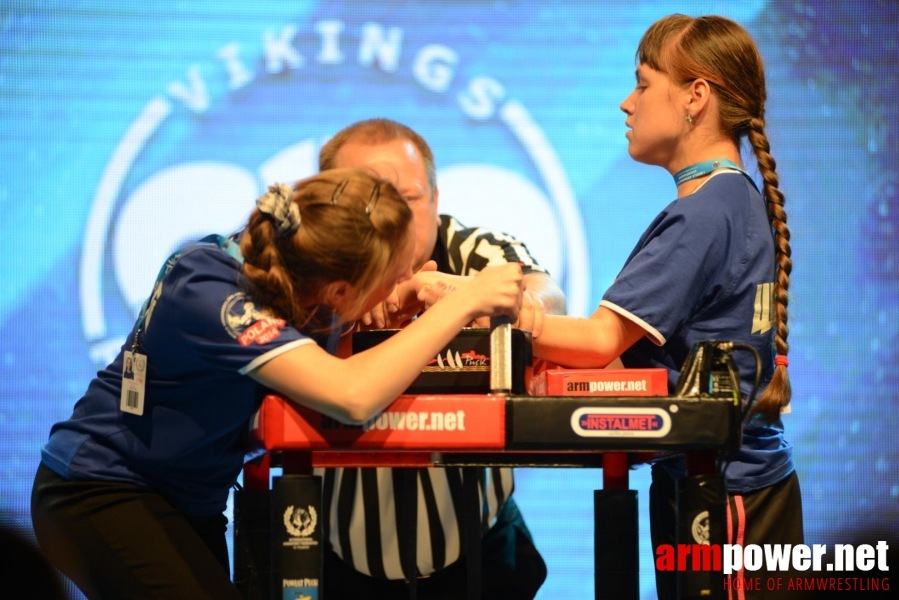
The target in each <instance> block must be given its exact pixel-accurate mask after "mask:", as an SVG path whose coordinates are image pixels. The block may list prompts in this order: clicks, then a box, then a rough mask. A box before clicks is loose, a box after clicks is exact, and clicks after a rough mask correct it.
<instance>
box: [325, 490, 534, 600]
mask: <svg viewBox="0 0 899 600" xmlns="http://www.w3.org/2000/svg"><path fill="white" fill-rule="evenodd" d="M323 579H324V582H323V583H324V598H326V599H327V600H343V599H344V598H352V599H353V600H408V598H409V586H408V584H406V583H405V582H403V581H391V580H386V579H375V578H373V577H368V576H366V575H364V574H362V573H360V572H358V571H356V570H355V569H353V568H352V567H351V566H349V565H348V564H346V563H345V562H343V560H341V558H340V557H339V556H337V555H336V554H335V553H334V552H331V551H330V550H328V551H326V552H325V556H324V578H323ZM545 580H546V563H544V562H543V558H542V557H541V556H540V553H539V552H538V551H537V548H536V547H535V546H534V542H533V539H532V538H531V532H530V531H529V530H528V528H527V525H525V522H524V519H523V518H522V516H521V513H520V512H519V510H518V506H516V505H515V502H514V501H513V500H512V499H511V498H510V499H509V500H507V501H506V503H505V504H504V505H503V507H502V508H501V509H500V512H499V514H498V515H497V522H496V524H495V525H494V526H493V527H492V528H491V529H490V531H488V532H487V535H485V536H484V537H483V539H482V540H481V598H482V599H483V600H531V599H532V598H533V597H534V596H535V595H536V594H537V590H538V589H540V586H541V585H543V582H544V581H545ZM466 585H467V579H466V577H465V557H464V556H463V557H462V558H460V559H459V560H457V561H456V562H455V563H453V564H451V565H449V566H448V567H446V568H445V569H442V570H440V571H438V572H436V573H434V574H432V575H431V576H430V577H425V578H422V579H419V580H418V583H417V588H418V590H417V596H418V599H419V600H464V599H465V598H466V597H467V595H466V594H467V588H466Z"/></svg>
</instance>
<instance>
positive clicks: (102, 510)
mask: <svg viewBox="0 0 899 600" xmlns="http://www.w3.org/2000/svg"><path fill="white" fill-rule="evenodd" d="M31 519H32V523H33V525H34V532H35V535H36V536H37V540H38V543H39V544H40V546H41V550H42V551H43V553H44V555H45V556H46V557H47V559H48V560H49V561H50V562H51V563H52V564H53V565H54V566H56V567H57V568H58V569H59V570H60V571H62V573H63V574H65V575H66V576H67V577H68V578H69V579H71V580H72V581H73V582H74V583H75V585H77V586H78V587H79V588H80V589H81V591H83V592H84V594H85V595H86V596H87V597H88V598H90V599H91V600H94V599H98V598H109V599H114V600H119V599H124V598H128V599H138V598H165V599H174V598H216V599H217V600H220V599H226V598H231V599H234V600H239V599H240V598H241V596H240V594H239V593H238V592H237V589H236V588H235V587H234V585H233V584H232V583H231V579H230V575H229V572H228V570H229V569H228V547H227V544H226V541H225V530H226V528H227V519H226V518H225V516H224V515H215V516H212V517H202V518H195V517H193V518H192V517H187V516H186V515H184V514H183V513H181V512H180V511H179V510H177V509H175V508H174V507H172V505H171V504H169V503H168V502H167V501H166V500H165V499H164V498H163V497H162V496H160V495H159V494H158V493H156V492H154V491H153V490H151V489H148V488H145V487H141V486H137V485H133V484H127V483H111V482H98V481H88V482H80V481H68V480H67V479H64V478H63V477H60V476H59V475H57V474H56V473H54V472H53V471H51V470H50V469H48V468H47V467H45V466H44V465H41V466H40V467H39V468H38V472H37V476H36V477H35V480H34V488H33V489H32V493H31Z"/></svg>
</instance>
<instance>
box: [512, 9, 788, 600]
mask: <svg viewBox="0 0 899 600" xmlns="http://www.w3.org/2000/svg"><path fill="white" fill-rule="evenodd" d="M637 65H638V66H637V72H636V77H637V83H636V87H635V89H634V90H633V91H632V92H631V93H630V95H628V97H627V98H626V99H625V100H624V102H622V104H621V110H622V111H624V113H625V115H626V119H625V124H626V125H627V127H628V129H629V131H627V133H626V136H627V139H628V143H629V144H628V151H629V153H630V155H631V157H632V158H633V159H634V160H637V161H639V162H642V163H646V164H650V165H656V166H659V167H661V168H663V169H665V170H667V171H668V172H669V173H670V174H671V175H672V176H673V177H674V180H675V185H676V187H677V198H676V199H675V200H674V201H673V202H671V203H670V204H669V205H668V206H667V207H665V209H664V210H662V212H661V213H660V214H659V215H658V216H657V217H656V218H655V220H654V221H653V222H652V223H651V224H650V225H649V227H648V228H647V229H646V232H645V233H644V234H643V236H642V237H641V238H640V240H639V241H638V242H637V245H636V247H635V248H634V249H633V251H632V252H631V255H630V256H629V257H628V259H627V262H626V263H625V265H624V267H623V269H622V270H621V272H620V273H619V275H618V277H617V279H616V280H615V282H614V283H613V284H612V286H611V287H610V288H609V289H608V291H606V293H605V294H604V296H603V299H602V302H601V303H600V306H599V308H598V309H597V310H596V312H595V313H594V314H593V315H592V316H591V317H590V318H588V319H576V318H570V317H563V316H554V315H546V316H545V322H544V326H543V331H542V333H539V331H537V330H539V324H538V326H537V327H533V329H535V331H534V333H539V335H538V336H537V337H536V340H535V350H534V352H535V354H536V355H537V356H539V357H541V358H544V359H547V360H549V361H551V362H554V363H558V364H561V365H565V366H570V367H580V368H588V367H601V366H605V365H607V364H609V363H610V362H611V361H613V360H614V359H616V358H619V357H620V359H621V361H622V362H623V364H624V366H625V367H644V368H645V367H664V368H665V369H667V370H668V372H669V383H670V385H671V387H672V389H673V386H674V384H675V383H676V381H677V378H678V375H679V371H680V369H681V366H682V365H683V363H684V361H685V359H686V358H687V355H688V353H689V352H690V350H691V348H692V346H693V345H694V343H695V342H697V341H700V340H708V339H716V340H723V341H733V342H735V343H739V344H745V345H750V346H752V347H753V348H755V349H756V350H757V351H758V354H759V355H760V356H761V360H762V378H761V381H762V386H763V391H762V393H761V395H760V397H759V399H758V401H757V402H756V403H755V405H754V406H753V408H752V411H751V416H749V418H748V419H747V420H746V421H745V422H744V429H743V445H742V448H741V450H740V451H739V453H738V454H737V455H736V456H734V457H733V458H732V459H731V460H730V462H729V463H728V464H727V467H726V472H725V476H726V480H727V488H728V495H729V498H728V510H727V515H728V527H729V532H728V534H729V536H728V542H729V543H733V544H741V545H742V546H744V547H745V546H746V545H748V544H760V543H766V544H775V543H783V544H797V543H801V542H802V539H803V533H802V506H801V501H800V491H799V482H798V479H797V477H796V472H795V470H794V466H793V457H792V446H791V445H790V444H789V443H788V442H787V441H786V440H785V439H784V428H783V423H782V422H781V419H780V415H781V413H782V411H783V410H784V409H785V408H786V407H787V406H788V405H789V402H790V396H791V390H790V382H789V378H788V376H787V354H788V351H789V345H788V343H787V334H788V332H789V330H788V328H787V298H788V296H787V291H788V289H789V285H790V271H791V269H792V262H791V260H790V231H789V229H788V228H787V223H786V213H785V212H784V195H783V193H782V192H781V191H780V190H779V189H778V175H777V172H776V171H775V162H774V158H773V157H772V156H771V153H770V147H769V144H768V137H767V135H766V133H765V120H764V117H765V74H764V67H763V65H762V59H761V56H760V54H759V51H758V49H757V47H756V45H755V43H754V41H753V40H752V38H751V37H750V36H749V34H748V33H747V32H746V31H745V30H744V29H743V28H742V27H741V26H739V25H738V24H736V23H734V22H733V21H731V20H728V19H725V18H722V17H715V16H707V17H700V18H696V19H693V18H690V17H687V16H684V15H671V16H668V17H665V18H663V19H661V20H659V21H658V22H656V23H655V24H653V25H652V26H651V27H650V28H649V30H648V31H647V32H646V33H645V34H644V36H643V39H642V41H641V42H640V45H639V48H638V50H637ZM744 139H745V140H747V141H748V146H749V148H751V150H752V153H753V155H754V158H755V162H756V164H757V166H758V170H759V172H760V174H761V179H762V189H761V190H759V189H757V188H756V185H755V183H754V182H753V181H752V180H751V179H750V177H749V176H748V175H747V174H746V172H745V171H744V169H743V166H742V165H743V161H742V158H741V154H740V144H741V142H742V141H743V140H744ZM522 327H524V328H526V329H527V328H531V327H529V326H528V325H527V324H523V325H522ZM734 359H735V360H737V363H738V368H739V372H740V375H741V382H740V389H741V392H742V395H743V396H744V397H746V396H748V395H749V393H750V392H751V390H752V388H753V385H754V379H755V361H754V359H753V357H752V355H751V354H750V353H746V352H735V353H734ZM683 474H684V466H683V462H682V461H677V460H672V461H668V462H663V463H660V464H656V465H654V466H653V469H652V475H653V483H652V487H651V491H650V506H651V518H652V519H651V520H652V537H653V546H654V547H658V546H659V544H663V543H668V544H673V543H674V532H675V521H674V489H675V488H674V480H675V478H676V477H678V476H682V475H683ZM759 574H760V573H759V572H755V573H753V576H757V575H759ZM742 575H744V574H742V573H740V574H737V576H742ZM656 579H657V585H658V591H659V597H660V598H674V597H675V596H676V589H675V579H674V573H673V572H665V573H663V572H657V575H656ZM763 581H764V579H763ZM757 593H764V589H763V590H762V591H761V592H752V591H746V592H745V597H753V596H754V595H755V594H757Z"/></svg>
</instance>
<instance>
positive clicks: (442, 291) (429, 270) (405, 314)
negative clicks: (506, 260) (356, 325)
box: [360, 261, 545, 338]
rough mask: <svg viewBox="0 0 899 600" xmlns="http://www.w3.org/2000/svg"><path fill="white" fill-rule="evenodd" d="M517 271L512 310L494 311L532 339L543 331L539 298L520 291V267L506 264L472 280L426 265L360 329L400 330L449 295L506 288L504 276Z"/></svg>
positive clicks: (486, 321) (477, 323)
mask: <svg viewBox="0 0 899 600" xmlns="http://www.w3.org/2000/svg"><path fill="white" fill-rule="evenodd" d="M516 269H517V276H518V280H517V281H518V284H519V294H518V297H517V303H515V306H512V307H508V308H506V309H497V310H498V311H500V312H498V314H508V315H509V316H510V317H512V318H513V321H514V326H515V327H517V328H519V329H524V330H527V331H530V332H531V334H532V335H533V337H534V338H536V337H538V336H539V335H540V333H541V332H542V331H543V323H544V315H545V308H544V305H543V301H542V300H541V299H540V297H539V296H538V295H537V294H535V293H533V292H530V291H528V290H527V289H524V282H523V280H522V279H521V270H520V269H521V267H520V265H517V264H514V263H510V264H507V265H501V266H496V267H487V268H485V269H484V270H483V271H481V272H480V273H478V274H477V275H474V276H460V275H449V274H447V273H440V272H438V271H437V264H436V263H435V262H434V261H428V262H427V263H425V265H424V266H423V267H422V268H421V269H420V270H419V271H418V272H417V273H415V275H413V277H412V278H411V279H409V280H407V281H404V282H402V283H400V284H399V285H397V286H396V287H395V288H394V289H393V291H392V292H391V294H390V295H389V296H388V297H387V298H386V299H385V300H384V302H382V303H381V304H379V305H377V306H375V307H374V308H373V309H372V310H371V311H370V312H368V313H366V314H365V315H363V316H362V318H361V320H360V328H361V329H362V330H369V329H400V328H402V327H405V326H406V325H408V324H409V323H410V322H411V321H412V319H414V318H415V317H416V316H417V315H419V314H420V313H422V312H424V311H426V310H428V309H429V308H431V307H432V306H434V305H435V304H436V303H437V302H439V301H440V300H442V299H444V298H446V297H448V296H450V295H451V294H467V293H474V288H473V287H472V284H474V283H475V280H479V281H478V282H477V284H479V285H480V286H481V287H483V286H485V285H486V286H488V290H489V286H491V285H494V282H495V284H496V285H497V286H498V285H501V284H502V283H505V284H508V281H507V280H508V276H509V274H510V273H513V272H515V270H516ZM489 326H490V317H489V316H483V317H480V318H478V319H475V320H474V321H472V322H471V323H470V324H469V327H489Z"/></svg>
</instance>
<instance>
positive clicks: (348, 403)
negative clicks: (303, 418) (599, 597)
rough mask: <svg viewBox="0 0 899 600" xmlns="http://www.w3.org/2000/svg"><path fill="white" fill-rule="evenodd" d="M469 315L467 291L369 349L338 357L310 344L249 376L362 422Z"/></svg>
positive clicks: (403, 386) (390, 399) (331, 413)
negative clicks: (465, 293) (465, 294)
mask: <svg viewBox="0 0 899 600" xmlns="http://www.w3.org/2000/svg"><path fill="white" fill-rule="evenodd" d="M471 318H472V312H471V310H470V305H469V303H467V302H465V298H464V297H463V296H459V297H457V298H451V299H447V301H445V302H441V303H440V305H439V306H434V307H433V309H432V310H430V311H428V313H427V314H426V315H422V316H421V317H420V318H419V319H417V320H416V321H415V322H413V323H412V324H410V325H409V326H408V327H407V328H406V329H405V330H404V331H403V332H402V333H400V334H398V335H395V336H393V337H391V338H389V339H387V340H385V341H384V342H382V343H381V344H378V345H377V346H375V347H374V348H371V349H369V350H366V351H365V352H361V353H359V354H353V355H351V356H347V357H346V358H338V357H335V356H331V355H330V354H328V353H327V352H325V351H324V350H322V349H321V348H319V347H318V346H315V345H312V344H310V345H306V346H301V347H299V348H296V349H294V350H291V351H289V352H286V353H284V354H282V355H281V356H277V357H275V358H273V359H272V360H270V361H269V362H268V363H266V364H264V365H263V366H261V367H259V368H258V369H257V370H256V371H254V372H252V373H250V376H251V377H253V378H254V379H255V380H257V381H259V382H260V383H262V384H263V385H265V386H267V387H269V388H271V389H273V390H275V391H276V392H278V393H280V394H281V395H283V396H285V397H286V398H288V399H290V400H292V401H293V402H296V403H297V404H300V405H302V406H307V407H309V408H311V409H313V410H315V411H318V412H321V413H323V414H326V415H328V416H330V417H333V418H335V419H337V420H338V421H341V422H343V423H351V424H355V423H362V422H364V421H367V420H368V419H370V418H372V417H374V416H375V415H377V414H378V413H380V412H381V411H383V410H384V409H385V408H386V407H387V406H389V405H390V403H391V402H393V401H394V400H395V399H396V398H397V396H399V395H400V394H402V393H403V391H404V390H405V389H406V388H407V387H408V386H409V384H410V383H411V382H412V381H413V380H414V379H415V377H416V376H418V374H419V373H420V372H421V369H422V368H423V367H424V366H425V365H426V364H427V363H428V361H429V360H431V359H432V358H433V357H434V356H436V355H437V353H438V352H439V351H440V350H441V349H442V348H443V347H444V346H445V345H446V344H447V343H449V341H450V340H451V339H452V338H453V336H455V335H456V333H458V331H459V330H460V329H461V328H462V327H463V326H465V324H466V323H468V321H469V320H470V319H471ZM344 341H345V340H344ZM341 345H342V346H343V345H344V344H341Z"/></svg>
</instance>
